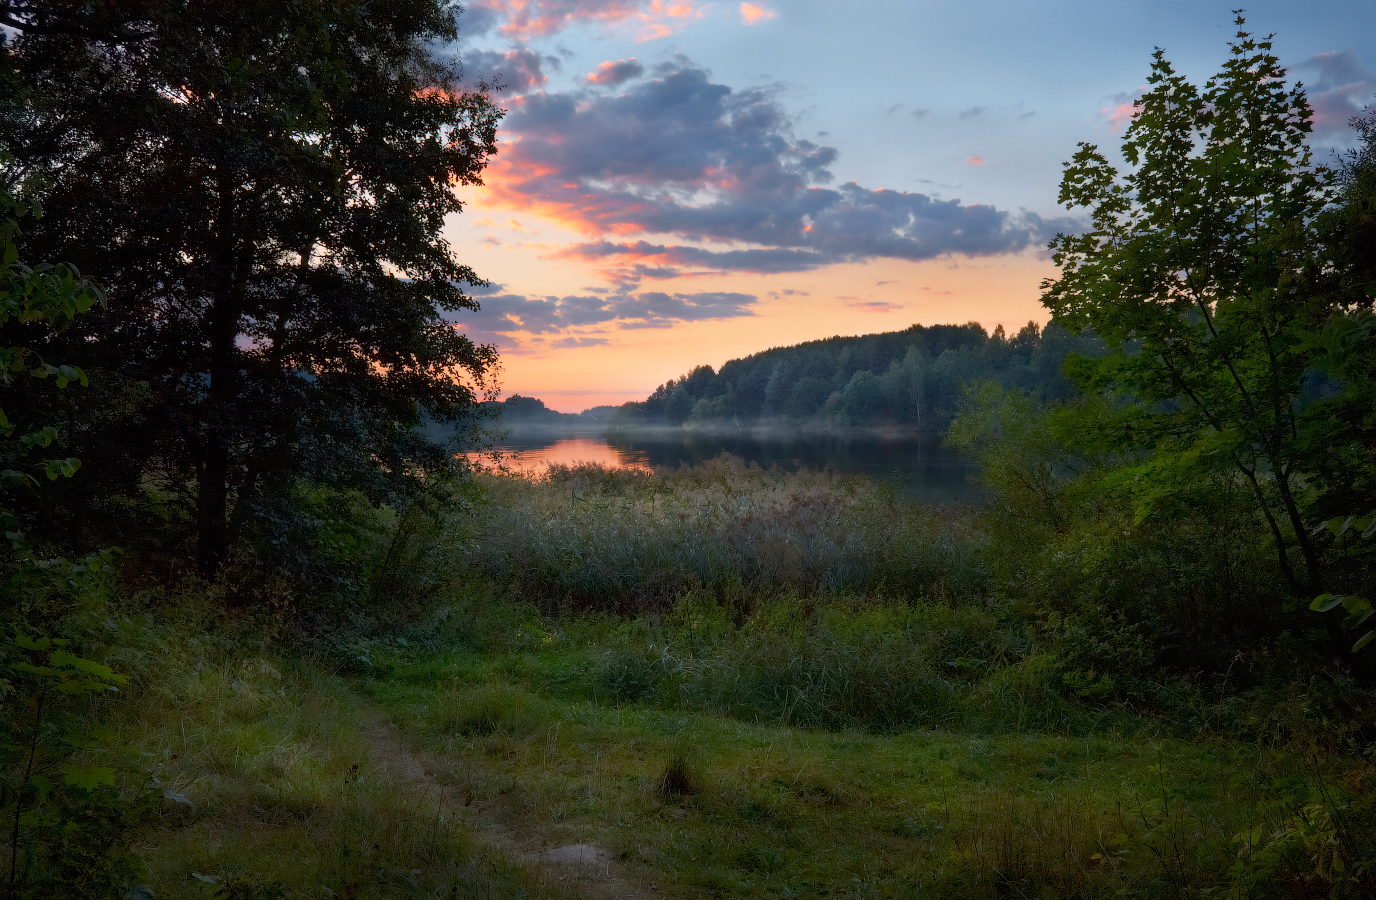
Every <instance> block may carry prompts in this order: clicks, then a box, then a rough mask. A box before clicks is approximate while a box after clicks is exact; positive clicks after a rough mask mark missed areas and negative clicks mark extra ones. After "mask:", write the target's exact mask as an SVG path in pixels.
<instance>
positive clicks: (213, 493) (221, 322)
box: [196, 166, 247, 581]
mask: <svg viewBox="0 0 1376 900" xmlns="http://www.w3.org/2000/svg"><path fill="white" fill-rule="evenodd" d="M217 182H218V184H217V187H218V189H219V193H220V211H219V216H218V220H219V221H218V222H217V223H216V231H217V237H218V239H219V253H218V254H217V256H218V257H219V258H218V259H217V260H216V263H217V265H216V267H215V268H216V270H217V271H216V274H217V276H218V281H219V284H218V285H217V288H218V289H217V290H215V292H214V294H215V299H214V300H213V301H212V303H211V306H210V310H209V312H208V314H207V321H206V336H207V338H208V340H209V344H210V347H209V351H210V352H209V359H208V364H207V367H206V368H207V371H206V376H207V379H208V381H209V384H208V385H207V386H206V401H205V404H204V405H203V406H202V411H201V417H200V418H201V423H202V426H203V427H204V428H205V444H204V449H203V452H204V460H203V462H202V465H201V473H200V483H199V485H198V486H197V487H198V491H199V492H198V495H197V499H196V569H197V571H198V572H200V574H201V576H202V577H204V578H207V579H209V580H212V581H213V580H214V579H215V577H216V576H217V575H218V574H219V571H220V565H221V564H222V563H223V562H224V558H225V554H226V553H227V552H228V551H229V469H230V458H229V450H230V444H231V438H232V435H233V427H232V426H233V416H234V400H235V397H236V396H237V394H238V374H239V372H238V358H237V357H238V349H237V347H236V346H235V338H236V337H237V336H238V331H239V328H238V325H239V310H240V309H241V308H242V294H243V290H244V283H245V281H246V278H247V273H246V272H243V271H241V268H242V266H241V263H240V256H241V253H240V251H239V235H238V227H237V226H238V223H237V222H236V216H235V212H236V210H235V202H234V201H235V188H236V181H235V178H234V176H233V173H232V172H231V171H229V168H228V167H227V166H222V168H221V170H220V173H219V177H218V178H217Z"/></svg>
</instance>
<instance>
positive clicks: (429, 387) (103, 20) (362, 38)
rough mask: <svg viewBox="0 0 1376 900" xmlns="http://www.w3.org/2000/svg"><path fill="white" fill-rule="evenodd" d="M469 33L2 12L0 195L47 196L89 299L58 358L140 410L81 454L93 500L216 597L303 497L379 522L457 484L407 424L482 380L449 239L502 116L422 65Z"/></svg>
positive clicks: (255, 6)
mask: <svg viewBox="0 0 1376 900" xmlns="http://www.w3.org/2000/svg"><path fill="white" fill-rule="evenodd" d="M11 7H13V9H11ZM458 11H459V9H458V7H457V6H454V5H452V4H449V3H447V2H444V0H402V2H397V3H387V4H381V5H379V4H370V3H364V2H357V0H355V2H342V3H335V2H331V3H326V2H323V0H293V2H287V3H281V2H262V0H258V2H246V3H193V4H186V3H183V2H174V0H146V2H142V3H139V4H124V3H116V2H114V0H106V2H95V3H79V4H78V3H55V4H7V6H6V14H7V15H10V16H11V18H14V19H15V22H12V23H11V24H12V25H14V24H15V23H17V27H18V31H17V33H16V34H14V35H11V36H10V37H8V38H6V42H5V44H4V46H3V52H4V56H5V61H6V66H7V68H9V69H10V70H11V72H10V73H9V74H8V75H7V78H8V79H9V81H10V84H11V87H12V88H13V90H12V91H11V92H10V101H9V102H8V103H5V104H0V149H4V150H6V151H8V152H9V153H10V154H11V155H12V157H13V159H12V161H11V162H9V163H7V164H6V165H5V166H4V167H3V169H0V179H3V180H6V181H9V182H16V181H18V180H21V179H22V180H24V181H26V182H28V183H31V184H34V185H36V186H39V187H40V188H41V191H42V196H43V198H44V204H45V207H46V209H47V211H48V215H47V216H45V218H44V220H43V223H42V225H41V227H39V228H37V229H35V230H34V231H33V233H32V235H31V238H30V242H31V244H32V246H33V247H34V248H35V250H36V251H37V252H38V253H40V254H41V255H43V256H46V257H50V258H62V259H69V260H72V261H73V262H75V263H76V264H78V265H80V266H81V267H82V268H84V269H88V270H91V271H99V272H101V275H102V279H103V280H104V281H105V283H106V286H107V289H108V291H109V294H110V298H111V303H110V305H109V308H108V309H104V310H100V311H98V312H97V313H95V314H93V315H92V316H90V317H88V318H87V319H85V320H83V321H82V322H80V323H79V324H77V325H76V326H74V327H73V328H72V329H71V332H70V336H69V340H67V341H66V342H65V344H64V347H65V348H66V352H68V353H70V354H72V355H74V356H76V357H78V361H79V362H80V363H81V364H82V365H84V366H86V367H87V368H88V369H96V368H99V369H101V370H104V371H108V372H111V373H117V375H118V376H119V379H122V380H121V381H119V383H121V384H125V385H131V386H133V387H132V388H131V389H130V390H128V391H126V392H125V393H124V395H123V399H122V401H121V402H123V403H124V404H125V407H124V408H122V409H121V410H119V413H118V415H109V416H104V417H102V416H101V415H100V414H98V413H97V412H91V411H88V413H87V415H86V419H85V421H84V424H83V425H82V426H80V427H74V428H73V431H74V432H75V433H77V434H78V436H79V437H80V438H81V440H82V441H83V442H84V444H85V453H86V455H87V456H90V457H93V459H88V462H92V461H95V460H94V457H98V459H99V462H100V466H99V470H100V473H101V477H102V479H103V481H102V491H103V492H104V494H105V495H107V496H108V495H110V494H111V493H118V492H121V491H122V492H123V493H124V494H126V495H130V496H138V495H142V496H147V495H146V489H147V488H148V487H149V486H150V485H151V486H153V487H154V488H155V489H156V492H157V493H158V494H159V495H160V496H161V497H163V498H165V499H167V500H168V501H170V502H171V504H172V505H173V506H174V507H178V508H182V509H185V510H187V511H188V516H191V517H194V521H195V523H196V535H197V538H196V542H197V554H196V555H197V562H198V565H199V568H200V569H201V571H202V572H203V573H205V574H207V575H214V573H215V572H216V570H217V569H218V567H219V565H220V564H221V562H222V560H223V559H224V555H225V552H226V549H227V547H228V546H229V543H230V541H231V539H232V533H233V532H235V531H237V530H239V529H241V528H243V527H244V526H245V525H246V524H248V523H252V522H255V521H256V522H259V523H263V522H268V521H271V520H272V519H273V516H274V513H273V510H274V508H276V507H277V506H280V499H281V498H282V497H284V496H286V495H287V494H288V493H289V492H288V491H287V490H286V488H287V486H288V485H290V484H291V483H292V482H293V480H296V479H306V480H312V481H317V482H320V483H326V484H335V485H340V486H344V487H350V488H356V489H360V490H363V491H364V492H365V493H366V494H367V495H368V496H369V497H370V498H372V499H374V500H375V501H377V500H383V499H388V498H395V497H397V496H399V495H401V494H402V493H404V492H405V491H406V490H407V489H408V485H411V484H413V483H414V481H413V476H414V475H415V474H416V473H418V472H420V471H425V470H433V469H435V468H436V467H444V466H446V465H448V464H449V462H450V460H451V455H450V453H449V452H448V451H447V450H446V449H445V448H444V447H442V446H440V445H437V444H433V443H431V442H429V441H427V440H426V439H425V437H424V436H423V434H422V433H421V432H420V430H419V429H418V428H417V426H418V425H419V424H420V422H421V421H422V416H429V417H431V418H432V419H436V420H440V421H454V420H456V419H462V418H463V417H464V416H466V415H471V414H472V412H473V410H474V401H475V399H476V397H477V395H478V394H480V393H481V392H482V390H483V385H484V383H485V379H486V378H487V377H488V376H489V375H490V374H491V373H492V371H493V369H494V366H495V362H496V358H495V354H494V351H493V350H492V348H490V347H485V346H477V345H474V344H473V343H472V342H470V341H469V340H468V339H467V338H466V337H464V336H463V335H461V334H459V333H457V332H456V331H455V330H454V329H453V328H452V327H451V326H450V325H449V324H448V322H447V321H446V320H445V318H444V313H445V312H447V311H454V310H460V309H464V308H473V307H474V306H475V303H474V301H473V300H471V299H470V298H469V297H468V296H467V295H465V294H464V293H463V289H462V288H463V286H464V285H478V284H481V283H482V281H481V279H480V278H479V277H478V276H477V274H476V273H474V272H473V271H472V270H471V269H470V268H468V267H467V266H464V265H462V264H460V263H458V262H457V261H456V260H455V259H454V258H453V255H452V253H451V251H450V248H449V247H448V246H447V244H446V243H445V241H444V240H443V239H442V238H441V237H440V230H441V228H442V227H443V225H444V222H445V219H446V217H447V216H449V215H452V214H454V213H457V212H458V211H459V210H460V203H459V201H458V200H457V199H456V197H455V194H454V191H453V187H454V186H455V185H456V184H472V183H476V182H478V180H479V178H480V173H481V171H482V169H483V167H484V165H485V164H486V161H487V159H488V157H489V156H490V155H491V154H492V153H494V152H495V134H496V126H497V123H498V121H499V119H500V116H501V111H500V110H499V109H497V108H496V107H495V106H494V105H493V104H492V103H491V101H490V100H489V98H488V96H487V94H486V93H485V92H483V91H482V90H465V89H463V88H462V87H460V83H459V79H460V70H459V67H458V63H457V61H456V60H454V59H451V58H448V57H445V56H443V54H442V53H441V51H439V50H436V49H435V48H436V47H439V46H442V45H444V44H446V43H448V42H452V40H453V39H454V38H455V36H456V18H457V14H458ZM112 383H115V382H114V381H112Z"/></svg>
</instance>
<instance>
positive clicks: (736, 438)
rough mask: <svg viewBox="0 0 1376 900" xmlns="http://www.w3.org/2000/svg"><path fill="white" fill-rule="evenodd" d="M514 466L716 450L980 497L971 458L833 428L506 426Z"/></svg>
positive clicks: (902, 489)
mask: <svg viewBox="0 0 1376 900" xmlns="http://www.w3.org/2000/svg"><path fill="white" fill-rule="evenodd" d="M495 449H497V450H499V451H501V452H502V453H503V455H504V457H505V462H506V465H507V466H508V467H509V468H510V469H512V470H513V471H518V472H540V471H543V470H544V469H545V468H547V467H548V466H550V465H572V464H575V463H580V462H593V463H598V464H600V465H604V466H624V467H629V468H637V469H649V468H652V467H664V466H667V467H670V468H677V467H678V466H680V465H688V466H696V465H699V464H701V463H703V462H706V461H707V460H709V459H714V458H716V457H718V456H720V455H721V454H723V453H730V454H732V455H733V456H738V457H740V458H741V459H743V460H745V461H746V462H747V463H758V464H759V465H760V466H761V467H763V468H766V469H767V468H769V467H771V466H779V467H780V468H783V469H786V470H788V471H795V470H797V469H800V468H808V469H828V470H830V471H832V472H837V473H840V474H845V475H864V476H867V477H870V478H873V479H874V480H876V481H887V482H890V483H892V484H893V485H894V486H895V487H896V488H897V490H898V494H899V496H901V497H902V498H903V499H905V500H908V501H910V502H922V503H975V504H977V503H979V502H981V495H980V492H979V489H978V487H976V485H975V483H974V480H973V475H974V472H975V466H974V464H973V462H972V461H971V460H969V459H968V458H966V457H963V456H961V455H960V454H958V453H956V452H955V451H953V450H951V449H949V448H947V447H944V446H942V444H941V439H940V438H939V437H934V436H930V435H923V436H917V435H890V434H874V433H866V432H853V433H840V434H836V433H832V434H799V433H796V432H795V433H776V434H765V435H759V434H718V435H713V434H702V433H692V432H682V433H675V432H672V431H646V432H631V433H625V432H618V433H614V434H611V435H607V434H604V433H558V432H539V433H513V434H510V435H509V436H508V437H507V438H505V439H504V440H502V441H499V442H498V443H497V445H496V447H495Z"/></svg>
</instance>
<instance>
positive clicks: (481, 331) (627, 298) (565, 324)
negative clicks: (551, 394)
mask: <svg viewBox="0 0 1376 900" xmlns="http://www.w3.org/2000/svg"><path fill="white" fill-rule="evenodd" d="M493 290H500V286H499V285H494V286H493V288H489V289H488V290H487V291H475V292H474V293H475V294H476V295H477V296H478V301H479V303H480V305H481V308H480V309H478V310H462V311H458V312H455V313H451V314H450V321H451V322H452V323H453V324H454V326H455V327H456V328H459V329H461V330H462V331H463V332H464V333H465V334H467V335H468V336H469V337H470V338H472V339H473V340H475V341H479V342H482V343H501V344H503V345H506V346H510V345H511V344H512V342H513V336H515V335H522V334H525V335H535V336H543V335H555V334H564V335H565V336H564V337H563V339H562V342H561V343H558V344H556V346H566V347H572V346H591V344H592V343H605V339H602V338H596V337H595V336H592V337H590V336H588V335H582V334H567V332H568V331H569V330H570V329H577V328H585V327H589V326H602V325H617V326H619V327H621V328H669V327H672V326H674V325H677V324H679V323H681V322H700V321H706V320H710V319H733V318H739V317H741V316H753V315H754V311H753V310H752V309H751V307H753V306H754V304H755V303H756V301H757V300H758V298H757V297H756V296H755V295H754V294H739V293H734V292H727V291H704V292H700V293H692V294H683V293H675V294H669V293H665V292H662V291H646V292H642V293H638V294H637V293H630V292H619V293H614V294H610V295H596V294H588V295H571V296H566V297H553V296H547V297H527V296H525V295H523V294H510V293H492V291H493ZM484 294H486V295H485V296H484ZM573 341H582V342H583V343H572V342H573Z"/></svg>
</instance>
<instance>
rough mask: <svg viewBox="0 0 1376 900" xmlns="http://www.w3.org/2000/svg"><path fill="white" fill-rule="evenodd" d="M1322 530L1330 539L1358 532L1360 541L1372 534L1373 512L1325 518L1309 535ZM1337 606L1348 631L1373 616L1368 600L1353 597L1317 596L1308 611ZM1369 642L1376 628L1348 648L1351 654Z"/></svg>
mask: <svg viewBox="0 0 1376 900" xmlns="http://www.w3.org/2000/svg"><path fill="white" fill-rule="evenodd" d="M1325 531H1327V532H1329V533H1330V534H1332V535H1333V536H1334V537H1339V536H1341V535H1344V534H1347V533H1348V532H1350V531H1351V532H1358V533H1360V535H1361V536H1362V537H1363V538H1369V537H1371V536H1372V535H1373V534H1376V513H1369V514H1367V515H1365V516H1348V517H1347V518H1335V519H1326V520H1324V521H1323V522H1320V523H1319V524H1318V525H1316V526H1315V527H1314V530H1313V532H1312V533H1313V534H1314V535H1319V534H1321V533H1323V532H1325ZM1339 606H1341V607H1342V608H1343V609H1344V610H1345V611H1346V612H1347V616H1348V622H1349V623H1350V625H1351V627H1352V628H1361V627H1362V625H1364V624H1366V622H1367V620H1369V619H1370V618H1371V617H1372V615H1374V614H1376V608H1374V607H1372V605H1371V601H1370V600H1368V599H1366V598H1365V597H1361V596H1358V595H1357V594H1320V595H1319V596H1317V597H1315V598H1314V600H1313V601H1312V602H1311V603H1310V604H1309V608H1310V609H1312V610H1313V611H1314V612H1319V613H1326V612H1331V611H1332V610H1335V609H1337V608H1338V607H1339ZM1373 640H1376V628H1373V629H1371V630H1370V631H1368V632H1367V633H1366V634H1364V635H1362V636H1361V637H1359V638H1357V642H1356V643H1355V644H1353V645H1352V652H1353V653H1356V652H1357V651H1358V650H1361V649H1362V648H1363V647H1365V646H1366V645H1367V644H1370V643H1371V642H1372V641H1373Z"/></svg>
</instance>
